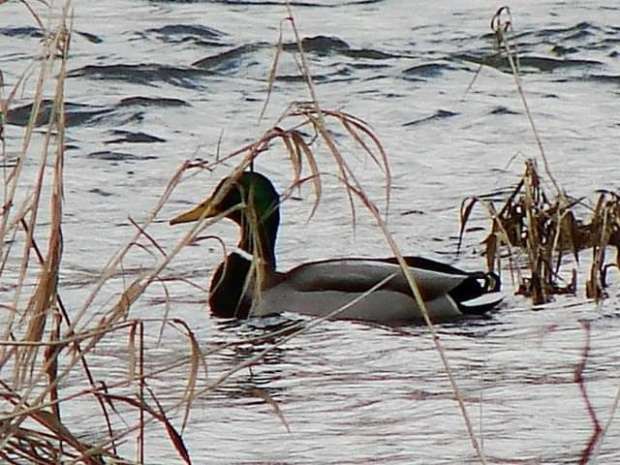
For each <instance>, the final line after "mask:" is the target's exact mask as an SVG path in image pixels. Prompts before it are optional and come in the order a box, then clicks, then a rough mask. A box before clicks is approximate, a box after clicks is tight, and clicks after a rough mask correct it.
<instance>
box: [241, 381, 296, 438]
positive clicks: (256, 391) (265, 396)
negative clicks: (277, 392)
mask: <svg viewBox="0 0 620 465" xmlns="http://www.w3.org/2000/svg"><path fill="white" fill-rule="evenodd" d="M251 391H252V395H253V396H256V397H258V398H260V399H262V400H264V401H265V403H267V404H268V405H269V406H270V407H271V408H272V409H273V411H274V413H275V414H276V415H277V416H278V418H279V419H280V421H281V422H282V424H283V425H284V427H285V428H286V431H287V432H289V433H290V432H291V428H290V426H289V424H288V421H286V417H285V416H284V414H283V413H282V410H281V409H280V406H279V405H278V403H277V402H276V401H275V400H273V397H271V396H270V395H269V393H268V392H267V391H265V390H264V389H260V388H252V390H251Z"/></svg>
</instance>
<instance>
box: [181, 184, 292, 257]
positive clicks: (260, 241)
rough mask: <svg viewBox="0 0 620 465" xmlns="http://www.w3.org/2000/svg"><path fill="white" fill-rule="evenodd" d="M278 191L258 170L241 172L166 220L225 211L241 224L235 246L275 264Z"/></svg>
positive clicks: (278, 212)
mask: <svg viewBox="0 0 620 465" xmlns="http://www.w3.org/2000/svg"><path fill="white" fill-rule="evenodd" d="M278 204H279V195H278V192H277V191H276V189H275V188H274V186H273V184H272V183H271V181H270V180H269V179H268V178H267V177H265V176H263V175H262V174H260V173H255V172H243V173H241V174H240V175H238V176H231V177H228V178H225V179H224V180H222V181H221V182H220V183H219V184H218V186H217V187H216V188H215V190H214V191H213V194H212V195H211V196H210V197H209V198H208V199H207V200H205V201H204V202H202V203H201V204H199V205H197V206H196V207H194V208H192V209H191V210H189V211H187V212H185V213H182V214H181V215H179V216H177V217H175V218H173V219H172V220H170V224H179V223H188V222H192V221H198V220H200V219H202V218H212V217H215V216H218V215H222V214H223V215H225V216H226V217H227V218H230V219H231V220H233V221H234V222H235V223H237V224H238V225H239V226H241V230H242V237H241V241H240V242H239V247H240V248H242V249H243V250H246V251H247V252H249V253H253V252H254V251H255V250H257V247H256V246H257V245H258V246H259V247H258V251H259V252H261V255H262V256H263V257H265V258H266V259H268V260H270V261H273V264H274V266H275V253H274V249H275V242H276V236H277V233H278V226H279V224H280V211H279V208H278Z"/></svg>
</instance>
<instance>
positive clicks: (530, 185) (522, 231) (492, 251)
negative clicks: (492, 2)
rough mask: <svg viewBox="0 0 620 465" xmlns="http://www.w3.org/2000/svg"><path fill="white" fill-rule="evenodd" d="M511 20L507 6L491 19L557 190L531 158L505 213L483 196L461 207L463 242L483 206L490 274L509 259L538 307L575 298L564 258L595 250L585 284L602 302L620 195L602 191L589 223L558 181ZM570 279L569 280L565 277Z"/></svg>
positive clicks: (617, 232) (618, 238)
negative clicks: (548, 187)
mask: <svg viewBox="0 0 620 465" xmlns="http://www.w3.org/2000/svg"><path fill="white" fill-rule="evenodd" d="M512 24H513V23H512V17H511V14H510V9H509V8H508V7H501V8H499V9H498V10H497V12H496V13H495V15H494V16H493V18H492V20H491V28H492V29H493V31H494V33H495V37H496V39H497V47H498V49H499V53H504V54H505V57H506V59H507V61H508V63H509V65H510V68H511V71H512V75H513V77H514V79H515V85H516V87H517V90H518V92H519V96H520V98H521V101H522V104H523V107H524V109H525V113H526V115H527V117H528V121H529V123H530V126H531V129H532V132H533V134H534V137H535V139H536V142H537V144H538V149H539V152H540V157H541V159H542V161H543V165H544V170H545V174H546V179H547V180H548V181H550V183H551V184H552V185H553V187H554V189H555V194H554V195H549V194H548V193H547V192H546V191H545V190H544V188H543V184H544V182H543V181H544V180H545V179H544V178H543V176H542V175H541V174H540V173H539V170H538V168H537V165H536V162H535V161H534V160H533V159H528V160H526V162H525V170H524V171H525V172H524V174H523V176H522V178H521V179H520V181H519V182H518V183H517V186H516V187H515V189H514V190H513V191H512V192H511V193H510V195H509V196H508V198H507V199H506V201H505V203H504V204H503V205H502V206H501V208H499V211H498V209H497V208H496V206H495V204H493V203H491V202H488V201H484V200H482V199H481V197H479V196H478V197H472V198H469V199H465V200H464V201H463V203H462V205H461V215H460V216H461V232H460V238H462V236H463V233H464V231H465V227H466V225H467V222H468V220H469V217H470V214H471V212H472V209H473V207H474V206H475V205H476V203H478V202H483V203H484V205H485V207H486V210H487V212H488V214H489V217H490V218H491V228H490V231H489V233H488V235H487V237H486V239H485V240H484V244H485V254H486V259H487V266H488V268H489V269H490V270H495V269H496V267H497V268H500V264H501V259H502V256H503V255H504V254H506V255H507V257H508V260H509V261H510V271H511V273H513V275H514V274H516V275H517V280H518V289H517V293H518V294H522V295H525V296H528V297H531V298H532V301H533V303H534V304H542V303H546V302H548V301H549V300H550V298H551V296H553V295H554V294H566V293H571V294H574V293H576V289H577V271H576V269H573V270H571V272H570V273H568V274H567V273H566V272H565V270H564V269H563V268H565V266H563V265H564V258H565V257H566V255H567V254H572V256H573V257H574V259H575V262H576V263H577V264H579V253H580V252H581V251H583V250H584V249H592V264H591V267H590V271H589V278H588V280H587V282H586V286H585V289H586V296H587V297H588V298H595V299H600V298H602V297H604V295H605V291H604V289H605V287H606V285H607V279H606V277H607V271H608V270H609V268H610V267H616V268H620V195H618V194H617V193H613V192H609V191H599V196H598V198H597V200H596V202H595V206H594V207H593V208H590V210H591V214H590V217H589V219H587V220H584V219H580V218H579V216H578V213H579V212H578V211H577V210H578V209H579V208H582V209H583V208H584V207H586V206H585V205H584V202H583V199H578V200H575V199H571V198H570V197H569V196H568V195H567V194H566V193H565V191H564V189H562V188H561V187H560V186H559V184H558V183H557V182H556V180H555V178H554V177H553V175H552V173H551V170H550V167H549V163H548V160H547V157H546V155H545V151H544V148H543V144H542V141H541V139H540V137H539V136H538V131H537V129H536V125H535V124H534V120H533V117H532V114H531V112H530V109H529V105H528V103H527V100H526V98H525V94H524V92H523V86H522V83H521V78H520V73H519V62H518V54H517V53H516V52H517V50H516V47H515V46H514V45H512V44H511V41H510V39H509V34H510V33H511V32H512ZM608 246H615V247H616V250H617V254H616V262H615V263H607V262H606V260H605V255H606V250H607V247H608ZM515 249H516V250H518V251H522V254H520V255H519V256H522V255H523V254H524V255H525V262H526V265H527V270H528V273H529V275H527V276H524V275H523V273H522V272H521V267H520V263H521V261H522V260H519V259H518V257H517V254H516V253H515ZM566 276H570V280H567V279H566V278H565V277H566Z"/></svg>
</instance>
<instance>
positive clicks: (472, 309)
mask: <svg viewBox="0 0 620 465" xmlns="http://www.w3.org/2000/svg"><path fill="white" fill-rule="evenodd" d="M500 288H501V280H500V278H499V276H498V275H497V274H496V273H493V272H488V273H483V272H480V273H470V274H469V276H468V277H467V279H465V280H464V281H463V282H462V283H461V284H459V285H458V286H457V287H455V288H454V289H453V290H452V291H450V296H451V297H452V298H453V299H454V301H455V302H456V304H457V305H458V307H459V310H460V311H461V312H463V313H464V314H466V315H481V314H483V313H486V312H488V311H490V310H492V309H493V308H495V307H496V306H497V305H498V304H499V303H500V302H501V301H502V300H503V298H504V296H503V294H501V293H500V292H499V291H500Z"/></svg>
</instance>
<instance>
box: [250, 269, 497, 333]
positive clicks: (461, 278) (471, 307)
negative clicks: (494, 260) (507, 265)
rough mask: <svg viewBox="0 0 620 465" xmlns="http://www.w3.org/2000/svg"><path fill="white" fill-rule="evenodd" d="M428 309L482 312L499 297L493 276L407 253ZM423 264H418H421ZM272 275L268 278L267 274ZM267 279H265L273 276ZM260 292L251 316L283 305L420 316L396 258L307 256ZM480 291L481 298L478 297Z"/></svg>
mask: <svg viewBox="0 0 620 465" xmlns="http://www.w3.org/2000/svg"><path fill="white" fill-rule="evenodd" d="M406 260H407V261H408V262H409V263H411V264H412V265H413V264H415V265H417V266H410V267H409V272H410V273H411V275H412V277H413V278H414V279H415V282H416V283H417V285H418V288H419V289H420V292H421V294H422V298H423V300H424V303H425V306H426V310H427V311H428V315H429V317H430V318H431V320H433V321H444V320H451V319H457V318H459V317H463V316H465V315H468V314H481V313H484V312H486V311H488V310H489V309H490V308H492V307H494V306H496V305H497V303H499V301H500V300H501V299H502V296H501V294H499V293H497V292H493V291H494V289H495V287H496V284H495V276H494V275H489V274H482V273H467V272H464V271H462V270H459V269H458V268H454V267H451V266H449V265H444V264H441V263H437V262H433V261H431V260H427V259H422V258H419V257H407V258H406ZM422 265H424V266H427V268H422V267H421V266H422ZM272 279H273V278H272ZM272 279H268V280H267V281H271V282H272V283H273V281H272ZM275 281H276V283H277V284H275V285H273V284H272V285H270V286H269V287H267V288H266V289H264V290H263V291H262V292H260V297H258V298H257V297H256V294H255V293H254V292H248V295H249V294H250V293H251V294H254V295H253V296H252V298H251V299H250V300H251V301H252V302H253V303H252V305H251V309H250V312H249V313H250V315H252V316H265V315H268V314H273V313H280V312H283V311H287V312H293V313H299V314H303V315H309V316H329V317H330V318H338V319H343V318H344V319H354V320H365V321H373V322H377V323H399V322H408V321H420V320H422V319H423V314H422V310H421V309H420V306H419V305H418V303H417V301H416V299H415V297H414V296H413V293H412V292H411V288H410V286H409V283H408V281H407V278H406V276H405V274H404V273H403V271H402V269H401V268H400V266H399V265H398V264H397V263H396V260H395V259H362V258H349V259H341V260H338V259H337V260H325V261H318V262H311V263H306V264H304V265H301V266H299V267H297V268H294V269H292V270H291V271H289V272H288V273H284V274H279V273H278V274H277V275H276V277H275ZM482 296H484V299H481V297H482Z"/></svg>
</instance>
